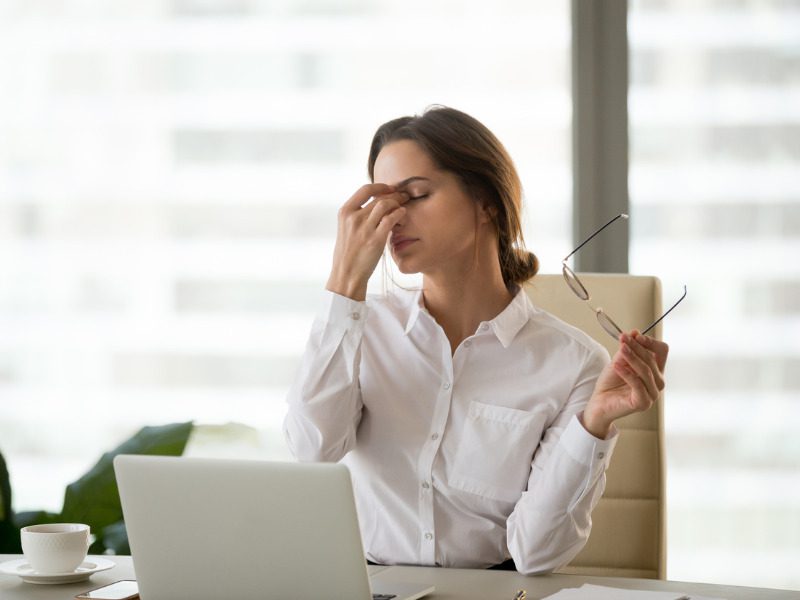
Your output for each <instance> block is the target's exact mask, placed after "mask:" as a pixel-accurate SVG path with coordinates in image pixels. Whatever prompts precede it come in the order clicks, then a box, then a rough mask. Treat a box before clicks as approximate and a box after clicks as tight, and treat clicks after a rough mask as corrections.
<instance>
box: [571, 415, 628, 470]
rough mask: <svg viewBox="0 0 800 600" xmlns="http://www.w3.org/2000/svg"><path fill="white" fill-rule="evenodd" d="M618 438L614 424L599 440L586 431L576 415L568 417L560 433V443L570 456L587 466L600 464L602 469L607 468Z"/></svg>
mask: <svg viewBox="0 0 800 600" xmlns="http://www.w3.org/2000/svg"><path fill="white" fill-rule="evenodd" d="M618 439H619V431H618V430H617V427H616V425H612V426H611V432H610V433H609V434H608V437H607V438H606V439H604V440H601V439H599V438H596V437H594V436H593V435H592V434H591V433H589V432H588V431H586V429H585V428H584V427H583V424H582V423H581V422H580V419H579V418H578V415H574V416H573V417H572V418H571V419H570V421H569V424H568V425H567V427H566V429H564V433H562V434H561V444H563V446H564V449H565V450H566V452H567V454H569V455H570V457H572V458H573V459H574V460H576V461H577V462H579V463H581V464H583V465H586V466H587V467H589V466H593V465H598V464H602V465H603V468H604V469H607V468H608V465H609V463H610V462H611V454H612V453H613V452H614V446H616V445H617V440H618Z"/></svg>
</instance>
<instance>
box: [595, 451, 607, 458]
mask: <svg viewBox="0 0 800 600" xmlns="http://www.w3.org/2000/svg"><path fill="white" fill-rule="evenodd" d="M605 455H606V453H605V452H598V453H597V458H605Z"/></svg>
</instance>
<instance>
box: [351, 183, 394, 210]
mask: <svg viewBox="0 0 800 600" xmlns="http://www.w3.org/2000/svg"><path fill="white" fill-rule="evenodd" d="M393 191H395V188H394V186H391V185H387V184H385V183H367V184H365V185H362V186H361V187H360V188H358V190H356V193H355V194H353V195H352V196H350V198H349V199H348V200H347V202H345V203H344V204H342V208H341V209H340V211H341V212H352V211H354V210H358V209H360V208H361V207H362V206H363V205H364V204H365V203H366V202H367V201H368V200H369V199H370V198H372V197H373V196H377V195H379V194H388V193H390V192H393Z"/></svg>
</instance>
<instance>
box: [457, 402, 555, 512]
mask: <svg viewBox="0 0 800 600" xmlns="http://www.w3.org/2000/svg"><path fill="white" fill-rule="evenodd" d="M546 422H547V414H546V411H544V410H539V411H525V410H517V409H514V408H506V407H504V406H495V405H491V404H483V403H481V402H474V401H473V402H470V405H469V410H468V413H467V417H466V421H465V423H464V429H463V431H462V432H461V440H460V442H459V444H458V450H457V452H456V456H455V459H454V460H453V470H452V473H451V476H450V485H451V486H452V487H454V488H457V489H459V490H462V491H465V492H469V493H471V494H477V495H480V496H486V497H489V498H493V499H495V500H503V501H505V502H516V501H517V500H518V499H519V497H520V495H521V493H522V491H523V490H524V489H525V486H526V484H527V482H528V477H529V475H530V470H531V460H532V458H533V453H534V451H535V450H536V447H537V446H538V445H539V441H540V440H541V438H542V431H543V429H544V426H545V423H546Z"/></svg>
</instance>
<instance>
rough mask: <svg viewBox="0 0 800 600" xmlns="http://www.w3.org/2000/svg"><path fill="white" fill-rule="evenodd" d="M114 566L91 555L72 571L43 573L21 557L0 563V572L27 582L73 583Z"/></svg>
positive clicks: (103, 559) (108, 561)
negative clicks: (16, 576)
mask: <svg viewBox="0 0 800 600" xmlns="http://www.w3.org/2000/svg"><path fill="white" fill-rule="evenodd" d="M116 566H117V565H116V563H113V562H111V561H110V560H106V559H105V558H94V557H93V558H92V559H86V560H85V561H83V563H82V564H81V565H80V566H79V567H78V568H77V569H75V570H74V571H73V572H72V573H53V574H46V575H45V574H43V573H37V572H36V571H34V570H33V567H31V565H30V564H29V563H28V561H27V560H25V559H24V558H21V559H18V560H9V561H7V562H4V563H2V564H0V573H6V574H8V575H18V576H19V577H22V581H27V582H28V583H49V584H53V583H74V582H76V581H83V580H84V579H89V577H91V576H92V575H93V574H94V573H99V572H100V571H107V570H108V569H111V568H113V567H116Z"/></svg>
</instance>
